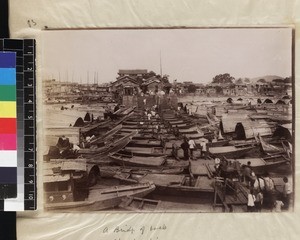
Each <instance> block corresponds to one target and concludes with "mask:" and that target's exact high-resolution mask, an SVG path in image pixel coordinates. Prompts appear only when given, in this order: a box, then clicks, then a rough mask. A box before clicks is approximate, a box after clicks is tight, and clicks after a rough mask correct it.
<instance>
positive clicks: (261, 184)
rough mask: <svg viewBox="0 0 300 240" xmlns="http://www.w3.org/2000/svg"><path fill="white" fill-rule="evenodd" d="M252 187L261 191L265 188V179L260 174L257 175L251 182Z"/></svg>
mask: <svg viewBox="0 0 300 240" xmlns="http://www.w3.org/2000/svg"><path fill="white" fill-rule="evenodd" d="M253 188H254V190H255V191H258V192H261V191H264V190H265V181H264V179H262V178H261V176H259V175H257V176H256V179H255V181H254V184H253Z"/></svg>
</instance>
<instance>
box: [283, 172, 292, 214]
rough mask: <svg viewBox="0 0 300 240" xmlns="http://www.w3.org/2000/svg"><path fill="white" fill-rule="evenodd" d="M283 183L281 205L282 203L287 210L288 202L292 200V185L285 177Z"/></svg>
mask: <svg viewBox="0 0 300 240" xmlns="http://www.w3.org/2000/svg"><path fill="white" fill-rule="evenodd" d="M283 182H284V185H283V203H284V206H285V209H287V210H289V207H290V201H291V199H292V198H291V195H292V191H293V190H292V185H291V183H290V182H289V180H288V178H287V177H284V178H283Z"/></svg>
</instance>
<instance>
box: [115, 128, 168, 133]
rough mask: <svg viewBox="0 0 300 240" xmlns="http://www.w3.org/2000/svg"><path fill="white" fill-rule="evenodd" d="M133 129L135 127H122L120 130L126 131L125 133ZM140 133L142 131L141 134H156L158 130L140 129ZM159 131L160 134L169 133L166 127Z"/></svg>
mask: <svg viewBox="0 0 300 240" xmlns="http://www.w3.org/2000/svg"><path fill="white" fill-rule="evenodd" d="M132 131H133V129H131V128H122V129H121V130H120V132H125V133H128V132H132ZM139 133H141V134H149V133H152V134H156V133H157V130H156V129H155V128H147V129H139ZM159 133H160V134H163V133H167V130H166V129H165V128H161V129H160V132H159Z"/></svg>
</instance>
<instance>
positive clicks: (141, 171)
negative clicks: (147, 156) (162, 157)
mask: <svg viewBox="0 0 300 240" xmlns="http://www.w3.org/2000/svg"><path fill="white" fill-rule="evenodd" d="M183 171H184V168H183V167H173V166H170V167H169V166H167V165H166V166H158V167H156V166H154V167H152V166H151V167H149V166H146V167H145V166H143V167H137V166H103V167H101V171H100V176H101V177H104V178H117V179H120V180H125V179H128V177H130V175H131V174H138V175H146V174H149V173H159V174H180V173H182V172H183Z"/></svg>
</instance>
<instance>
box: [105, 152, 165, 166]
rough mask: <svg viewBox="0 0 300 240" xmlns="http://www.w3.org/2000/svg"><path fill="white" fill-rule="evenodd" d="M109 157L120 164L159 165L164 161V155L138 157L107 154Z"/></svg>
mask: <svg viewBox="0 0 300 240" xmlns="http://www.w3.org/2000/svg"><path fill="white" fill-rule="evenodd" d="M109 157H110V158H111V159H112V160H114V161H115V162H117V163H119V164H121V165H122V166H151V167H159V166H161V165H162V164H164V162H165V161H166V159H165V157H139V156H128V155H127V156H126V155H123V154H109Z"/></svg>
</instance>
